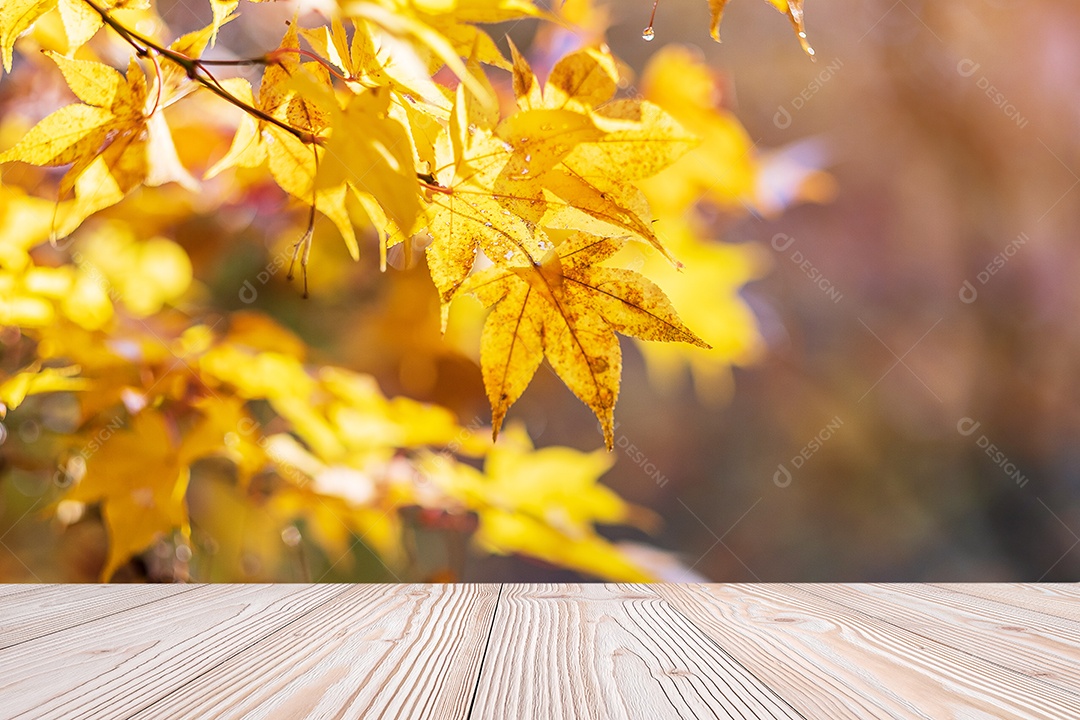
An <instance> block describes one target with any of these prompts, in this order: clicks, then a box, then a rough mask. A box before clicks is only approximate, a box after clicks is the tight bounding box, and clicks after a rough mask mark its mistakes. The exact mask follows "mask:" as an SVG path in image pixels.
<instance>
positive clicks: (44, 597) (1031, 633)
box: [0, 584, 1080, 720]
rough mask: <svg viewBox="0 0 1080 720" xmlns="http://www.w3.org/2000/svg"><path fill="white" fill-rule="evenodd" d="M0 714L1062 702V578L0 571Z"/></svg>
mask: <svg viewBox="0 0 1080 720" xmlns="http://www.w3.org/2000/svg"><path fill="white" fill-rule="evenodd" d="M8 718H11V719H12V720H14V719H15V718H20V719H21V718H65V719H66V718H93V719H94V720H97V718H138V719H140V720H149V719H153V718H168V719H170V720H172V719H173V718H229V719H230V720H231V719H232V718H238V719H240V718H243V719H251V720H254V719H256V718H275V719H277V718H282V719H286V718H289V719H291V718H297V719H300V718H327V719H331V718H333V719H335V720H337V719H341V720H344V719H350V718H358V719H359V718H365V719H366V718H439V719H442V718H499V719H502V718H530V719H531V718H643V719H649V720H652V719H654V718H657V719H659V718H743V719H744V720H752V719H753V720H756V719H757V718H807V719H809V720H816V719H817V718H826V719H829V720H831V719H833V718H854V719H861V718H931V719H937V718H958V719H968V718H970V719H976V718H977V719H987V720H989V719H1006V718H1059V719H1061V720H1075V719H1077V718H1080V589H1078V586H1075V585H1003V584H994V585H989V584H988V585H977V584H962V585H960V584H958V585H867V584H856V585H824V584H822V585H817V584H809V585H770V584H755V585H503V586H499V585H170V586H163V585H158V586H153V585H142V586H100V585H67V586H57V585H36V586H29V585H27V586H11V585H8V586H0V720H8Z"/></svg>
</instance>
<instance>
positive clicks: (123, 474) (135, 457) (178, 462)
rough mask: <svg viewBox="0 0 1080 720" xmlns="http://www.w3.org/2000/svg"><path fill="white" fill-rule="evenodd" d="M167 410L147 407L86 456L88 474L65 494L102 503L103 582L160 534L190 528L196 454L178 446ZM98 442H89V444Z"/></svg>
mask: <svg viewBox="0 0 1080 720" xmlns="http://www.w3.org/2000/svg"><path fill="white" fill-rule="evenodd" d="M173 437H174V435H173V433H172V432H171V431H170V429H169V427H168V423H167V421H166V419H165V417H164V416H163V415H161V414H160V413H158V412H156V411H152V410H144V411H143V412H141V413H139V414H138V415H136V416H135V417H134V418H133V419H132V420H131V426H130V429H127V430H121V431H118V432H116V433H115V434H113V435H111V436H107V440H105V441H104V442H101V443H99V447H97V449H96V450H95V451H93V452H87V455H88V457H85V462H86V472H85V475H84V477H83V478H82V479H81V481H80V482H78V483H77V484H76V485H75V486H74V487H73V488H72V489H71V491H70V492H69V493H68V495H67V497H66V499H68V500H74V501H76V502H84V503H91V502H100V503H102V515H103V516H104V520H105V527H106V528H107V530H108V532H109V555H108V558H107V559H106V562H105V566H104V567H103V568H102V571H101V579H102V581H105V580H108V579H109V578H110V577H112V575H113V573H114V572H116V570H117V568H119V567H120V566H121V565H123V563H124V562H125V561H126V560H127V559H128V558H129V557H131V556H132V555H134V554H136V553H138V552H141V551H143V550H145V549H146V548H147V547H148V546H149V545H150V544H151V543H152V542H153V541H154V540H155V539H157V538H158V537H160V536H162V535H163V534H165V533H168V532H171V531H173V530H174V529H176V528H180V529H181V530H182V531H183V532H185V533H186V532H188V527H187V524H188V520H187V507H186V504H185V501H184V496H185V494H186V492H187V486H188V479H189V475H190V471H189V468H188V465H189V464H190V463H191V462H193V461H194V460H195V459H196V458H195V457H194V456H193V455H191V454H190V453H189V452H187V451H186V450H185V448H183V447H182V446H181V447H177V445H176V442H175V441H174V439H173ZM91 447H93V446H91V445H89V443H88V445H87V448H88V449H89V448H91Z"/></svg>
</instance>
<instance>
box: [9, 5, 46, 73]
mask: <svg viewBox="0 0 1080 720" xmlns="http://www.w3.org/2000/svg"><path fill="white" fill-rule="evenodd" d="M55 7H56V0H4V3H3V5H2V6H0V56H2V59H3V62H4V70H6V71H7V72H11V60H12V52H13V49H14V47H15V41H16V40H17V39H18V38H19V36H20V35H22V34H23V33H25V32H26V31H27V30H29V29H30V28H31V27H32V26H33V25H34V23H35V22H37V20H38V18H40V17H41V16H42V15H44V14H45V13H47V12H49V11H50V10H52V9H53V8H55Z"/></svg>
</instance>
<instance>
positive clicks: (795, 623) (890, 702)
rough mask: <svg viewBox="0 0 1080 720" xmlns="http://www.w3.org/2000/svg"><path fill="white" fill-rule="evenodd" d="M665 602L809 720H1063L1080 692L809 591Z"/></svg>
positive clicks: (685, 595)
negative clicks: (881, 719) (977, 719)
mask: <svg viewBox="0 0 1080 720" xmlns="http://www.w3.org/2000/svg"><path fill="white" fill-rule="evenodd" d="M658 591H659V592H660V594H661V595H663V596H664V597H666V598H668V599H669V600H670V601H671V603H672V604H673V605H674V606H675V607H677V608H679V609H680V610H682V611H683V612H684V613H686V615H687V616H688V617H689V618H690V619H692V620H693V621H694V622H695V623H696V624H698V625H699V626H700V627H701V628H702V629H703V630H705V631H706V632H708V633H709V634H710V635H712V636H713V637H715V638H716V639H717V641H718V642H719V643H720V644H721V645H724V646H725V647H726V648H728V650H729V652H731V653H732V655H734V656H735V657H736V658H738V659H740V660H741V661H742V662H743V663H744V664H745V665H746V667H747V668H748V669H749V670H750V671H751V672H753V673H754V674H755V675H757V676H758V677H760V678H761V679H762V680H763V681H764V682H766V683H768V684H769V685H771V686H772V687H774V688H775V689H776V691H777V692H778V693H779V694H780V695H781V696H783V697H784V698H785V699H786V700H787V701H788V702H790V703H791V704H792V705H793V706H794V707H795V708H797V709H798V710H799V711H801V712H802V713H803V714H804V715H805V716H806V717H808V718H818V717H827V718H830V719H831V718H858V719H861V718H867V717H890V718H945V717H957V718H959V717H980V718H997V719H1000V720H1005V719H1007V718H1008V719H1012V718H1016V719H1019V718H1024V719H1025V720H1030V719H1031V718H1055V719H1058V720H1074V719H1075V718H1076V717H1077V716H1078V713H1080V705H1078V704H1077V698H1076V696H1075V695H1072V694H1070V693H1067V692H1064V691H1062V690H1061V689H1059V688H1056V687H1053V686H1051V685H1048V684H1046V683H1043V682H1040V681H1038V680H1034V679H1032V678H1030V677H1027V676H1025V675H1023V674H1021V673H1018V672H1015V671H1012V670H1009V669H1007V668H1002V667H1000V666H998V665H995V664H994V663H992V662H989V661H987V660H985V659H982V658H978V657H973V656H971V655H969V654H965V653H962V652H959V651H957V650H955V649H953V648H951V647H948V646H945V645H942V644H940V643H938V642H935V641H934V640H931V639H929V638H926V637H923V636H921V635H918V634H916V633H913V632H910V631H908V630H905V629H904V628H901V627H897V626H895V625H891V624H889V623H886V622H883V621H881V620H879V619H877V618H873V617H868V616H866V615H864V614H862V613H860V612H857V611H853V610H851V609H849V608H846V607H844V606H842V605H838V604H836V603H834V602H831V601H829V600H826V599H822V598H820V597H817V596H815V595H813V594H811V593H810V592H808V591H806V590H803V589H801V586H777V585H704V586H681V587H673V586H662V587H660V588H659V589H658Z"/></svg>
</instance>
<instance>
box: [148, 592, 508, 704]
mask: <svg viewBox="0 0 1080 720" xmlns="http://www.w3.org/2000/svg"><path fill="white" fill-rule="evenodd" d="M498 593H499V588H498V587H497V586H494V585H427V586H417V585H413V586H395V585H367V586H356V587H353V588H352V589H350V591H349V592H347V593H345V594H343V595H341V596H339V597H337V598H335V599H334V601H333V602H330V603H327V604H326V605H324V606H322V607H321V608H319V610H318V612H313V613H310V614H308V615H306V616H305V617H303V618H301V619H299V620H298V621H296V622H295V623H292V624H291V625H289V627H287V628H284V629H282V630H281V631H280V632H277V633H275V634H272V635H268V636H267V637H265V638H263V639H262V641H260V642H259V643H258V644H255V645H252V646H251V647H249V648H247V649H246V650H244V651H243V652H241V653H237V654H236V655H234V656H232V657H231V658H229V660H228V661H227V662H225V663H223V664H221V665H220V666H218V667H216V668H215V669H214V671H213V672H212V673H208V674H204V675H202V676H201V677H199V678H198V679H197V680H195V681H192V682H189V683H185V684H184V686H183V687H182V688H180V689H178V690H177V691H176V692H174V693H172V694H170V695H169V696H168V697H166V698H164V699H162V700H161V701H159V702H157V703H155V704H154V705H152V706H149V707H147V708H146V709H145V710H144V711H143V712H142V713H140V714H138V715H136V716H135V717H136V718H146V719H149V718H177V719H180V718H193V719H194V718H229V719H230V720H232V719H234V718H235V719H237V720H239V719H240V718H244V719H245V720H255V719H256V718H304V719H306V720H319V719H323V718H325V719H329V718H365V720H366V719H367V718H371V719H372V720H375V719H376V718H433V719H438V720H442V719H444V718H461V717H465V715H466V712H467V710H468V706H469V702H470V700H471V698H472V693H473V688H474V686H475V685H476V676H477V673H478V672H479V668H480V661H481V658H482V655H483V650H484V646H485V643H486V642H487V638H488V632H489V630H490V628H491V618H492V615H493V613H494V612H495V606H496V601H497V599H498Z"/></svg>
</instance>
